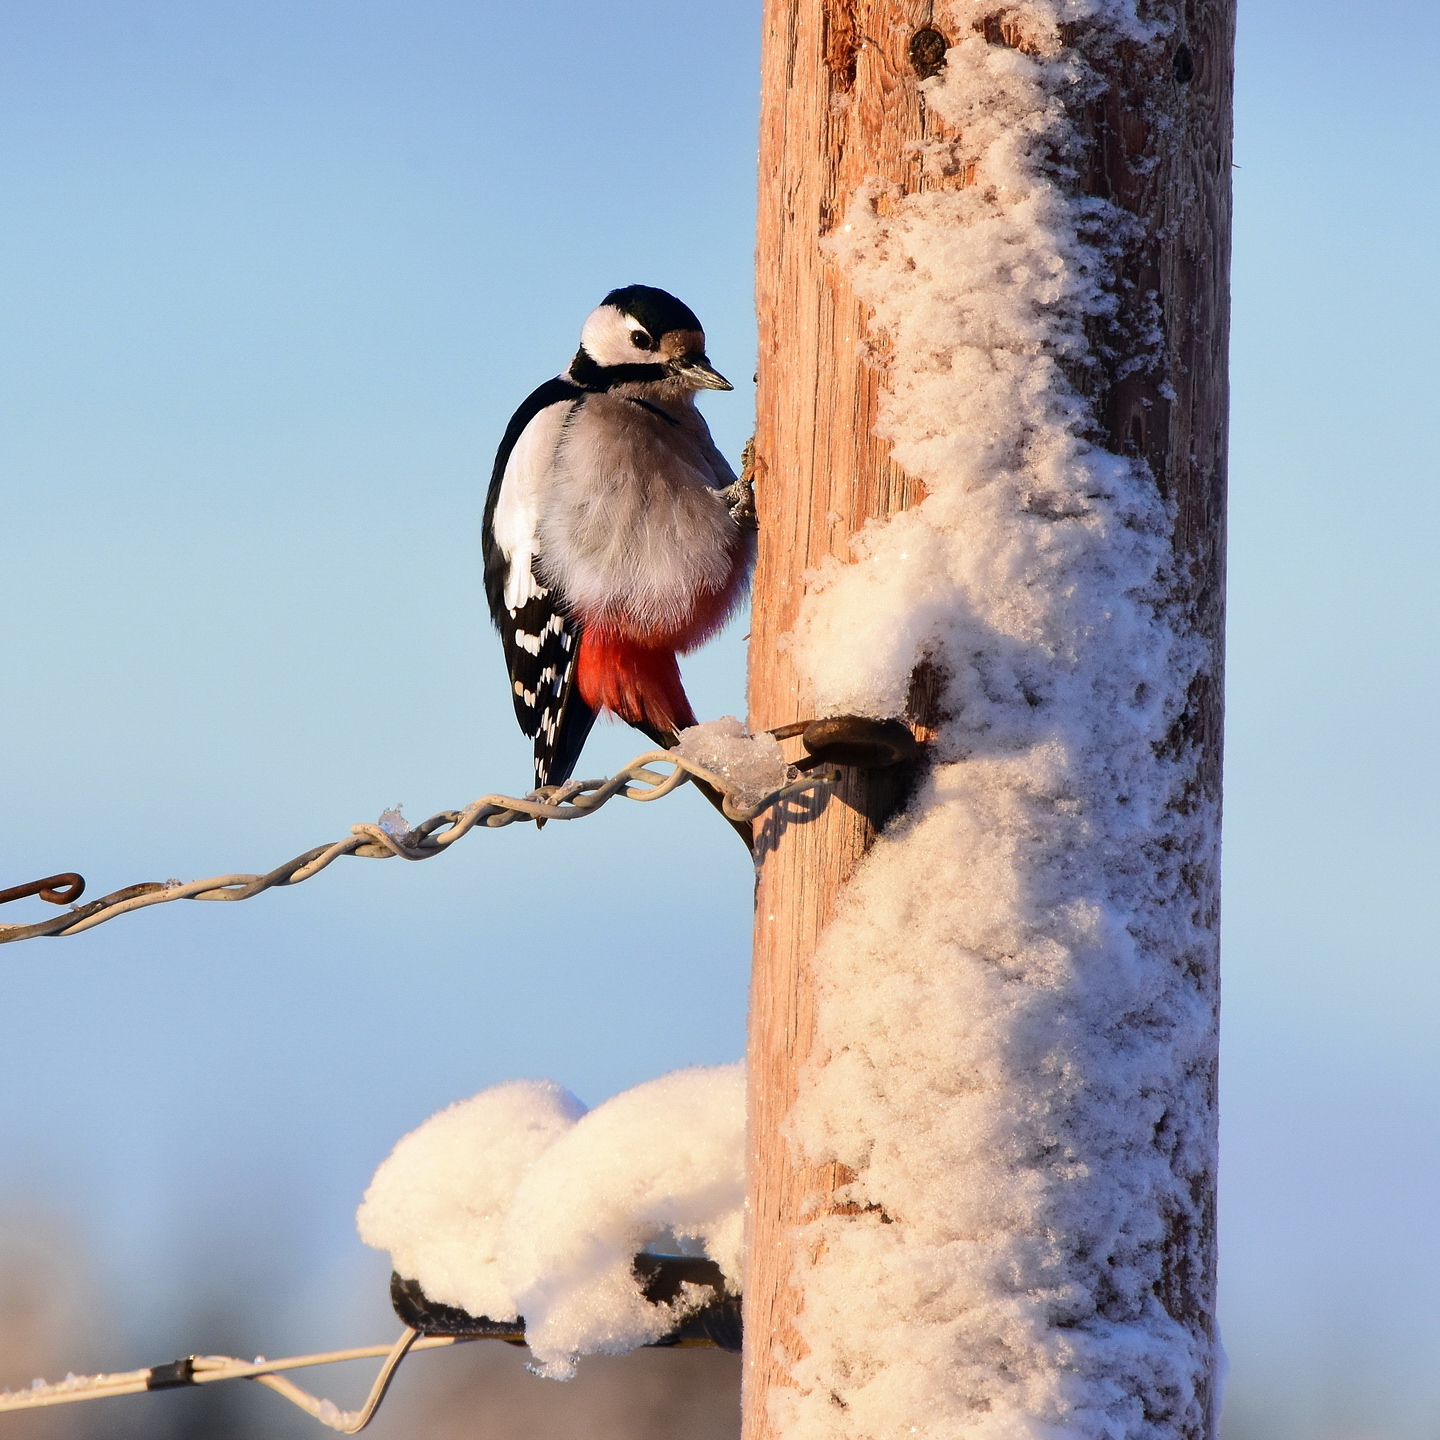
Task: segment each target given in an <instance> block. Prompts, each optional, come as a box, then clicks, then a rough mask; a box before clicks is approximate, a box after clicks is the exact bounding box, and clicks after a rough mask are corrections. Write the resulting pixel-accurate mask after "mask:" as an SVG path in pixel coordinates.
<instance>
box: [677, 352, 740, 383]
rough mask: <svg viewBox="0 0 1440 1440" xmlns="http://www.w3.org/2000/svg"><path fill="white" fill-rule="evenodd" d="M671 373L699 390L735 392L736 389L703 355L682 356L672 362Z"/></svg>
mask: <svg viewBox="0 0 1440 1440" xmlns="http://www.w3.org/2000/svg"><path fill="white" fill-rule="evenodd" d="M670 373H671V374H672V375H674V376H676V377H677V378H678V379H680V380H683V381H684V382H685V383H686V384H687V385H693V386H694V387H695V389H697V390H733V389H734V388H735V387H734V386H733V385H732V384H731V383H730V382H729V381H728V380H727V379H726V378H725V377H724V376H723V375H722V374H721V373H720V372H719V371H718V370H716V369H715V367H714V366H713V365H711V363H710V362H709V361H708V360H707V359H706V358H705V357H704V356H703V355H682V356H681V357H680V359H678V360H672V361H671V362H670Z"/></svg>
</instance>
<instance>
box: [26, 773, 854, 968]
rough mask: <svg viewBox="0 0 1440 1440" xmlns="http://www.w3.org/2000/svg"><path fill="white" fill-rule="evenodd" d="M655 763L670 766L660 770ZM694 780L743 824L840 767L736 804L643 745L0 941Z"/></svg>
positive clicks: (71, 929) (152, 889)
mask: <svg viewBox="0 0 1440 1440" xmlns="http://www.w3.org/2000/svg"><path fill="white" fill-rule="evenodd" d="M656 765H668V766H670V767H671V768H670V769H669V770H668V771H665V772H662V771H659V770H656V769H654V768H653V767H654V766H656ZM692 778H694V779H698V780H702V781H704V782H705V783H706V784H708V785H710V786H712V787H713V788H714V789H715V790H717V791H719V792H720V793H721V794H722V795H723V796H724V797H725V799H724V805H723V807H722V808H723V812H724V814H725V817H726V819H728V820H732V821H740V822H741V823H744V822H747V821H751V820H754V819H755V818H756V817H757V816H759V815H761V814H763V813H764V812H765V811H766V810H768V809H770V808H771V807H772V806H774V805H777V804H779V803H780V802H781V801H782V800H785V799H788V798H789V797H790V796H792V795H798V794H800V793H801V792H802V791H805V790H814V789H816V788H818V787H820V786H823V785H829V784H832V783H833V782H834V781H835V780H836V779H837V778H838V772H837V771H835V770H834V769H833V768H830V767H823V768H821V769H819V770H812V771H810V772H809V773H807V774H802V775H800V776H798V777H797V778H795V779H792V780H787V781H786V782H785V784H783V785H781V786H780V787H778V788H777V789H775V790H772V791H771V792H770V793H769V794H767V795H765V796H764V797H763V798H762V799H760V800H759V801H757V802H756V803H755V804H753V805H741V804H738V803H736V792H735V789H734V787H733V786H732V785H731V784H729V782H727V781H726V779H725V777H724V776H722V775H717V774H716V773H715V772H714V771H712V770H707V769H706V768H705V767H704V766H703V765H698V764H696V763H695V761H693V760H690V759H688V758H687V757H686V756H684V755H681V754H680V753H679V752H678V751H675V750H648V751H646V752H645V754H643V755H637V756H636V757H635V759H633V760H632V761H631V762H630V763H629V764H628V765H627V766H625V768H624V769H623V770H618V771H616V773H615V774H614V775H612V776H610V777H609V778H608V779H604V780H569V781H566V783H565V784H564V785H548V786H545V787H543V788H542V789H539V790H535V791H532V792H531V793H530V794H529V795H527V796H525V797H524V798H523V799H522V798H517V797H515V796H510V795H482V796H481V797H480V798H479V799H478V800H472V801H471V802H470V804H469V805H467V806H466V807H465V808H464V809H463V810H442V811H440V812H439V813H438V814H436V815H432V816H431V817H430V818H429V819H428V820H422V821H421V822H420V824H419V825H417V826H416V827H415V828H414V829H413V830H406V831H404V832H403V833H400V834H395V833H392V832H391V831H389V830H387V829H384V828H382V827H381V826H380V825H378V824H374V823H367V824H362V825H352V826H351V827H350V834H349V836H348V837H347V838H345V839H344V840H336V841H334V842H333V843H331V844H329V845H317V846H315V847H314V848H313V849H311V850H306V851H305V852H304V854H302V855H297V856H295V858H294V859H293V860H287V861H286V862H285V863H284V864H283V865H277V866H276V867H275V869H273V870H271V871H269V872H268V873H267V874H264V875H243V874H236V875H212V876H210V877H209V878H208V879H205V880H191V881H188V882H185V883H175V882H166V883H164V884H160V883H158V882H155V881H147V882H145V883H143V884H139V885H129V886H126V888H125V889H123V890H116V891H113V892H112V893H111V894H109V895H102V896H101V897H100V898H99V899H98V900H91V901H89V902H88V903H86V904H84V905H73V906H71V907H70V908H69V909H68V910H67V911H66V912H65V913H64V914H62V915H56V916H54V917H53V918H51V919H49V920H41V921H38V922H36V923H35V924H33V925H0V945H5V944H11V943H13V942H15V941H17V940H33V939H37V938H38V937H40V936H42V935H45V936H61V935H79V934H81V933H82V932H83V931H86V930H93V929H94V928H95V926H97V925H103V924H104V923H105V922H106V921H107V920H113V919H115V917H116V916H117V915H127V914H129V913H130V912H131V911H133V910H145V909H148V908H149V907H150V906H152V905H167V904H169V903H170V902H171V901H172V900H249V899H250V898H251V897H252V896H255V895H259V894H262V893H263V892H264V891H266V890H272V889H274V888H275V887H276V886H279V885H299V884H301V883H302V882H303V881H306V880H309V879H311V878H312V877H313V876H315V875H318V874H319V873H320V872H321V871H322V870H324V869H326V868H327V867H328V866H330V865H332V864H333V863H334V862H335V861H336V860H338V859H339V858H340V857H341V856H342V855H354V856H356V857H358V858H359V859H362V860H389V859H392V858H394V857H396V856H398V857H399V858H400V859H402V860H431V859H434V857H435V856H437V855H443V854H444V853H445V851H446V850H447V849H448V848H449V847H450V846H451V845H453V844H454V843H455V842H456V841H457V840H459V839H462V838H463V837H464V836H466V835H468V834H469V833H470V832H471V830H473V829H475V828H476V827H477V826H478V827H483V828H484V829H487V830H498V829H500V828H502V827H503V826H506V825H514V824H515V823H517V822H519V821H525V820H580V819H583V818H584V817H585V816H587V815H593V814H594V813H595V812H596V811H597V810H599V809H600V808H601V806H603V805H605V804H607V803H608V802H609V801H611V800H613V799H614V798H615V797H616V796H617V795H618V796H621V797H622V798H624V799H626V800H639V801H649V800H661V799H664V797H665V796H667V795H669V794H671V793H672V792H673V791H675V790H677V789H678V788H679V787H680V786H681V785H683V784H685V782H686V781H687V780H690V779H692Z"/></svg>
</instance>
